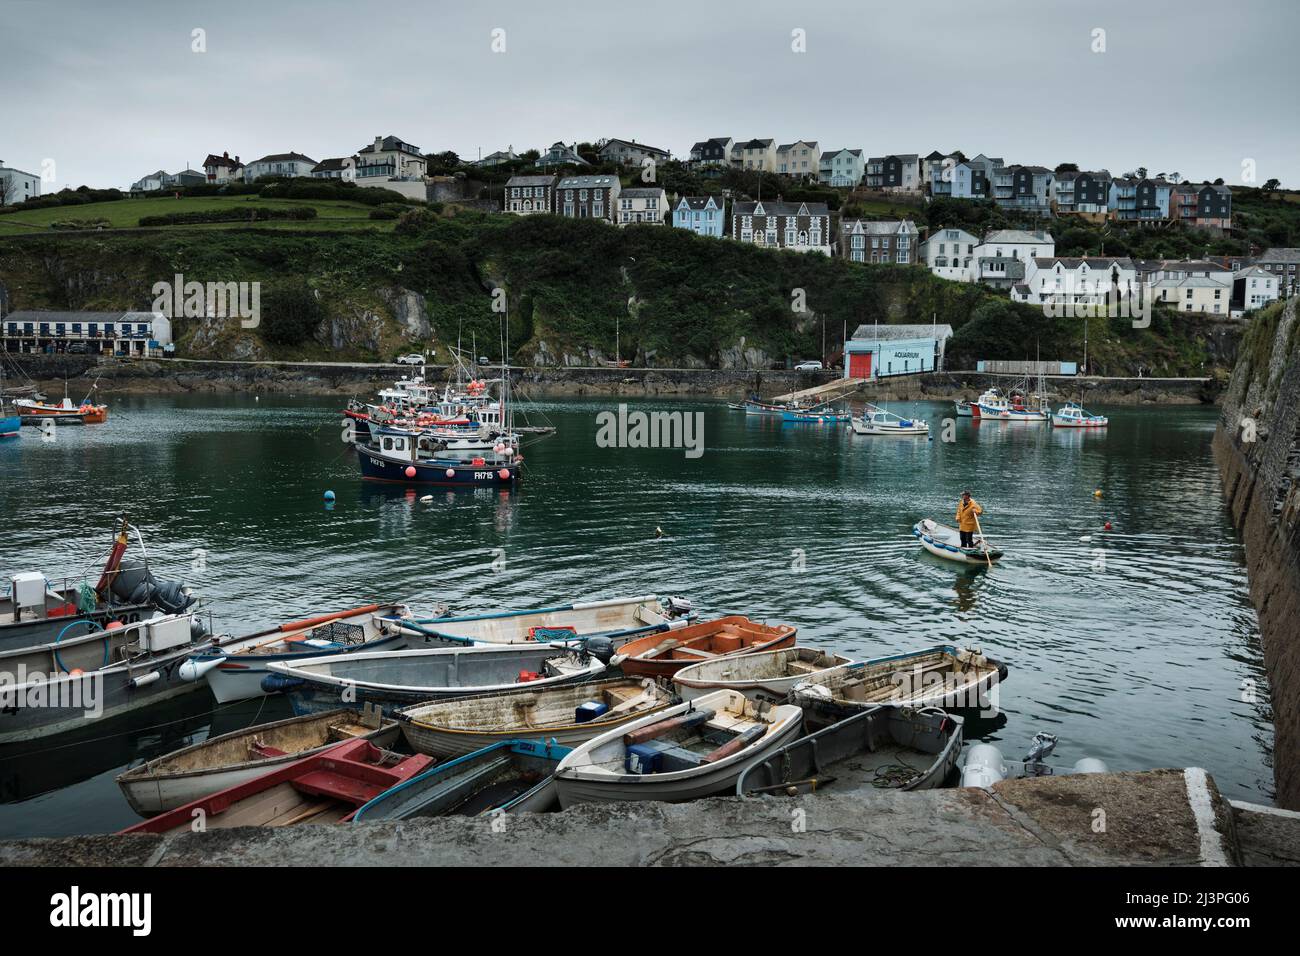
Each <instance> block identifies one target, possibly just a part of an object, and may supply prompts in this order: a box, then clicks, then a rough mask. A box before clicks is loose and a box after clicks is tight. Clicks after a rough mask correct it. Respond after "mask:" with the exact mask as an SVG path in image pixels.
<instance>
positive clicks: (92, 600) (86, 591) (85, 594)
mask: <svg viewBox="0 0 1300 956" xmlns="http://www.w3.org/2000/svg"><path fill="white" fill-rule="evenodd" d="M98 604H99V596H98V595H97V594H95V589H94V588H92V587H91V586H90V585H89V584H87V583H86V582H85V581H82V582H81V587H80V588H78V589H77V610H79V611H81V613H83V614H89V613H90V612H91V611H93V610H95V607H96V606H97V605H98Z"/></svg>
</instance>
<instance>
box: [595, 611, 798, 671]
mask: <svg viewBox="0 0 1300 956" xmlns="http://www.w3.org/2000/svg"><path fill="white" fill-rule="evenodd" d="M795 633H796V628H794V627H792V626H791V625H789V624H772V625H768V624H759V623H758V622H757V621H751V620H750V619H749V618H747V617H743V616H741V615H733V616H731V617H720V618H717V619H716V620H712V621H703V622H701V623H699V624H692V625H690V626H689V627H683V628H681V629H679V630H676V631H672V632H671V633H669V634H663V635H661V634H651V635H650V636H649V637H643V638H641V639H640V640H636V641H632V642H630V643H628V644H624V645H623V649H622V651H621V652H620V653H619V654H618V655H616V656H615V657H614V658H613V659H612V660H611V662H610V663H611V664H618V665H620V666H621V667H622V668H623V673H624V674H629V675H643V676H645V677H672V676H673V675H674V674H676V673H677V672H678V671H679V670H681V669H682V668H683V667H685V666H686V665H687V664H695V663H698V662H699V661H706V660H715V659H717V658H721V657H739V656H741V655H742V654H757V653H760V652H762V651H772V650H776V649H777V648H780V647H793V646H794V638H795Z"/></svg>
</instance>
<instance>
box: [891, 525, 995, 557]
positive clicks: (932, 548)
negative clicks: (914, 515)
mask: <svg viewBox="0 0 1300 956" xmlns="http://www.w3.org/2000/svg"><path fill="white" fill-rule="evenodd" d="M912 534H913V536H914V537H915V538H916V539H917V540H918V541H920V542H921V547H923V548H925V550H926V551H929V552H930V553H931V554H933V555H934V556H935V557H937V558H943V559H944V560H946V561H956V562H957V563H958V564H983V565H988V564H990V563H992V562H993V561H997V560H998V559H999V558H1001V557H1002V552H1001V551H1000V550H999V549H997V548H994V547H992V546H988V547H985V543H984V537H983V535H981V534H979V533H978V532H977V533H976V534H975V535H974V536H973V537H972V539H971V540H972V541H974V542H975V546H974V547H971V548H963V547H962V546H961V532H960V531H958V530H957V529H956V528H950V527H948V526H947V525H946V524H939V522H937V521H935V520H934V519H933V518H923V519H921V520H920V521H918V522H917V523H916V524H914V525H912Z"/></svg>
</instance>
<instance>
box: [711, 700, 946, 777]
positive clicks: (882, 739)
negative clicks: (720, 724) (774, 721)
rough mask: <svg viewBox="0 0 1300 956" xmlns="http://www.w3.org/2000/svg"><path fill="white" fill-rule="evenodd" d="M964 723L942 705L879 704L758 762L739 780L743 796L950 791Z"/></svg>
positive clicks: (750, 766) (788, 745) (751, 765)
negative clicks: (827, 791)
mask: <svg viewBox="0 0 1300 956" xmlns="http://www.w3.org/2000/svg"><path fill="white" fill-rule="evenodd" d="M961 746H962V718H960V717H956V716H952V715H950V714H947V713H944V711H942V710H940V709H938V708H936V707H923V708H911V707H873V708H871V709H870V710H864V711H861V712H859V713H857V714H854V715H853V716H852V717H848V718H846V719H844V720H841V721H839V722H838V723H834V724H831V725H830V726H829V727H825V728H823V729H821V730H819V731H817V732H816V733H814V734H810V735H809V736H807V737H804V738H802V739H800V740H796V741H795V742H794V743H791V744H787V745H786V746H784V747H782V748H781V749H780V750H778V751H776V752H774V753H771V754H769V755H768V756H766V757H764V758H763V759H762V760H760V761H757V762H756V763H752V764H750V765H749V767H748V768H747V769H746V770H745V772H744V773H743V774H741V775H740V779H739V780H738V781H736V794H737V795H738V796H742V797H745V796H758V795H762V794H784V795H788V796H796V795H798V794H801V793H811V792H813V791H820V790H822V789H824V788H825V787H827V786H832V787H834V788H835V789H844V790H849V789H858V788H859V787H863V786H872V787H877V788H882V789H891V790H930V789H933V788H935V787H942V786H943V785H944V783H945V782H946V781H947V779H948V778H949V776H951V775H952V773H953V771H954V769H955V768H956V766H957V758H958V757H959V756H960V755H961Z"/></svg>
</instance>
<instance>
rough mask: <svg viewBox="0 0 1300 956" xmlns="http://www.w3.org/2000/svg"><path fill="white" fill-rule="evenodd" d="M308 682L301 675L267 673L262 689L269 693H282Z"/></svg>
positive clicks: (263, 679)
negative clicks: (290, 675)
mask: <svg viewBox="0 0 1300 956" xmlns="http://www.w3.org/2000/svg"><path fill="white" fill-rule="evenodd" d="M306 683H307V682H306V681H305V680H303V679H302V678H301V677H289V676H288V675H287V674H267V675H266V676H265V677H263V678H262V690H263V691H264V692H266V693H268V694H282V693H284V692H285V691H287V690H293V689H294V688H295V687H301V686H303V685H304V684H306Z"/></svg>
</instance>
